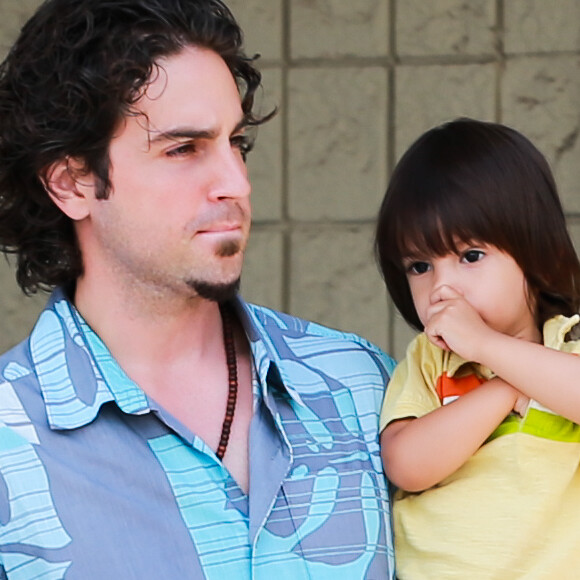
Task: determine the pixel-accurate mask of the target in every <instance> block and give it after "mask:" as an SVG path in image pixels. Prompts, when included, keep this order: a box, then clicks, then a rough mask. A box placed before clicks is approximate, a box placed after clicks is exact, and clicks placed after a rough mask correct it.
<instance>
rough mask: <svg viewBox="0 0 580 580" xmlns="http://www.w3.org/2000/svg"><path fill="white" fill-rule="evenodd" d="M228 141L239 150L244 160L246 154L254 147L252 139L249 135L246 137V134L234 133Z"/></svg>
mask: <svg viewBox="0 0 580 580" xmlns="http://www.w3.org/2000/svg"><path fill="white" fill-rule="evenodd" d="M230 141H231V144H232V146H233V147H236V148H238V149H239V150H240V153H241V154H242V158H243V159H244V161H245V159H246V156H247V155H248V153H249V152H250V151H251V150H252V148H253V147H254V141H253V139H250V137H248V136H247V135H235V136H234V137H232V138H231V139H230Z"/></svg>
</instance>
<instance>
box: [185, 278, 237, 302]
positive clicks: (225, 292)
mask: <svg viewBox="0 0 580 580" xmlns="http://www.w3.org/2000/svg"><path fill="white" fill-rule="evenodd" d="M187 285H188V286H189V287H190V288H191V289H192V290H193V291H194V292H195V293H196V294H197V295H198V296H199V297H201V298H205V299H206V300H211V301H212V302H227V301H228V300H231V299H232V298H233V297H234V296H235V295H236V294H237V293H238V290H239V289H240V279H239V278H238V279H237V280H234V281H233V282H228V283H223V282H221V283H216V282H207V281H205V280H190V281H188V282H187Z"/></svg>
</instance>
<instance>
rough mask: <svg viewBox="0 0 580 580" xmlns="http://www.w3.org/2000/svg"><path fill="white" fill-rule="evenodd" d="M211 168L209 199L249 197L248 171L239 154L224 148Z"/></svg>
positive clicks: (235, 150) (230, 148) (231, 149)
mask: <svg viewBox="0 0 580 580" xmlns="http://www.w3.org/2000/svg"><path fill="white" fill-rule="evenodd" d="M213 165H214V167H213V180H212V186H211V194H210V195H211V197H212V198H213V199H224V198H242V197H247V196H249V195H250V192H251V185H250V180H249V178H248V170H247V167H246V164H245V162H244V160H243V159H242V157H241V154H240V152H239V151H238V150H237V149H236V148H233V147H226V148H224V150H223V151H221V152H220V154H219V155H217V156H216V159H215V161H214V164H213Z"/></svg>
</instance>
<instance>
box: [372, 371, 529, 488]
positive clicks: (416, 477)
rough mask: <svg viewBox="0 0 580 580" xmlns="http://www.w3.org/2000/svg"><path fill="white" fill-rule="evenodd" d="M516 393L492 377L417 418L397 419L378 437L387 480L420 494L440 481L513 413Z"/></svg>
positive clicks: (459, 465) (467, 457)
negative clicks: (455, 398) (446, 403)
mask: <svg viewBox="0 0 580 580" xmlns="http://www.w3.org/2000/svg"><path fill="white" fill-rule="evenodd" d="M517 396H518V393H517V391H516V390H515V389H513V388H512V387H511V386H510V385H509V384H507V383H506V382H505V381H503V380H501V379H499V378H495V379H491V380H490V381H487V382H486V383H484V384H483V385H481V386H480V387H478V388H477V389H474V390H472V391H470V392H469V393H466V394H465V395H463V396H461V397H459V398H458V399H457V400H455V401H453V402H452V403H450V404H448V405H444V406H443V407H440V408H438V409H436V410H434V411H432V412H431V413H428V414H427V415H424V416H422V417H419V418H418V419H402V420H400V421H395V422H393V423H391V424H390V425H388V426H387V427H386V428H385V429H384V431H383V433H382V434H381V456H382V458H383V464H384V466H385V471H386V474H387V476H388V477H389V479H390V480H391V481H392V482H393V483H394V484H395V485H397V486H398V487H400V488H402V489H405V490H406V491H422V490H424V489H427V488H429V487H432V486H433V485H435V484H437V483H439V482H440V481H442V480H443V479H445V478H446V477H447V476H448V475H451V474H452V473H453V472H454V471H456V470H457V469H458V468H459V467H461V466H462V465H463V464H464V463H465V462H466V461H467V459H469V457H471V456H472V455H473V454H474V453H475V452H476V451H477V449H479V447H481V445H482V444H483V443H484V441H485V440H486V439H487V438H488V437H489V435H491V433H492V432H493V431H494V429H495V428H496V427H497V426H498V425H499V424H500V423H501V422H502V421H503V419H504V418H505V417H506V416H507V415H508V414H509V413H510V411H511V410H512V409H513V407H514V404H515V401H516V399H517Z"/></svg>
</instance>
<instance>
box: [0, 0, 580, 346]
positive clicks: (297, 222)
mask: <svg viewBox="0 0 580 580" xmlns="http://www.w3.org/2000/svg"><path fill="white" fill-rule="evenodd" d="M0 4H1V8H2V21H1V22H0V45H1V46H2V47H6V46H7V45H8V42H9V39H11V38H13V37H14V34H15V30H16V28H17V26H18V24H19V23H21V22H22V21H23V19H24V18H25V17H26V15H27V14H29V13H30V12H31V11H32V10H33V8H34V7H35V6H36V5H38V2H37V1H36V0H26V1H24V0H0ZM229 5H230V6H231V8H232V10H233V11H234V13H235V14H236V15H237V16H238V18H239V20H240V22H241V23H242V26H243V27H244V29H245V31H246V39H247V47H248V51H249V52H251V53H255V52H259V53H260V54H261V55H262V56H261V59H260V63H261V65H260V66H261V68H262V70H263V72H264V84H265V92H264V97H263V100H264V105H263V106H264V107H265V108H266V109H267V108H269V107H271V106H272V105H273V104H276V105H278V106H279V108H280V113H279V115H278V116H277V118H276V119H275V120H274V121H272V122H271V123H270V124H269V125H267V126H265V127H263V128H262V129H261V132H260V137H259V139H258V144H257V147H256V151H255V152H254V153H253V154H252V156H251V158H250V163H249V165H250V171H251V176H252V180H253V183H254V228H253V237H252V241H251V245H250V248H249V251H248V256H247V261H246V268H245V270H244V276H243V285H242V291H243V294H244V296H245V297H246V298H248V299H250V300H254V301H257V302H260V303H263V304H267V305H270V306H273V307H276V308H280V309H283V310H286V311H289V312H291V313H293V314H296V315H299V316H302V317H306V318H310V319H314V320H316V321H319V322H322V323H325V324H328V325H331V326H334V327H339V328H342V329H346V330H352V331H356V332H358V333H360V334H363V335H364V336H366V337H367V338H369V339H371V340H373V341H374V342H376V343H378V344H379V345H380V346H382V347H384V348H386V349H387V350H388V351H389V352H391V353H392V354H394V355H395V356H397V357H400V356H401V355H402V353H403V349H404V345H405V343H406V341H407V340H408V337H409V336H410V334H409V331H408V330H407V329H406V328H405V325H404V323H402V322H401V320H400V319H399V318H398V317H397V316H396V315H394V313H393V310H392V306H391V305H390V304H389V302H388V300H387V298H386V294H385V292H384V289H383V285H382V282H381V280H380V277H379V275H378V273H377V270H376V267H375V265H374V260H373V257H372V248H371V240H372V234H373V224H374V218H375V214H376V212H377V209H378V204H379V202H380V199H381V197H382V195H383V192H384V189H385V186H386V182H387V179H388V175H389V172H390V170H391V168H392V167H393V164H394V163H395V161H396V160H397V159H398V157H399V156H400V155H401V153H402V152H403V151H404V149H405V148H406V147H407V146H408V145H409V144H410V143H411V141H412V140H414V139H415V138H416V137H417V136H418V135H419V134H420V133H421V132H423V131H424V130H426V129H427V128H429V127H431V126H432V125H434V124H438V123H441V122H443V121H445V120H449V119H452V118H455V117H458V116H462V115H466V116H472V117H477V118H480V119H485V120H495V121H500V122H504V123H507V124H509V125H512V126H514V127H515V128H517V129H519V130H521V131H522V132H524V133H525V134H526V135H528V136H529V137H530V138H531V139H532V140H533V141H534V142H535V143H536V144H537V145H538V146H539V147H540V149H541V150H542V151H543V152H544V153H545V154H546V155H547V157H548V159H549V160H550V162H551V163H552V167H553V169H554V171H555V174H556V177H557V180H558V183H559V185H560V190H561V194H562V198H563V200H564V204H565V207H566V211H567V213H568V216H569V221H570V226H571V230H572V232H573V235H574V237H575V239H576V240H577V241H578V242H580V163H579V162H578V159H579V149H580V142H579V141H578V133H579V130H580V124H579V121H580V2H578V1H577V0H550V2H547V1H546V0H469V1H466V0H429V1H425V0H230V1H229ZM4 270H5V271H0V285H1V288H2V294H1V296H2V298H1V299H0V300H1V302H0V321H1V322H0V325H1V326H0V328H1V336H0V347H2V348H4V347H6V346H9V345H10V344H12V343H14V342H15V341H16V340H18V339H20V338H22V337H23V336H24V335H25V334H26V333H27V332H28V330H29V328H30V325H31V323H32V320H33V319H34V317H35V315H36V312H37V311H38V308H39V303H40V302H42V301H43V300H44V298H41V299H40V300H39V299H37V300H35V301H33V302H29V301H28V300H25V299H22V298H20V297H19V295H18V292H17V291H16V289H15V287H14V284H13V282H12V273H11V272H10V271H8V268H7V267H5V268H4Z"/></svg>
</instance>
